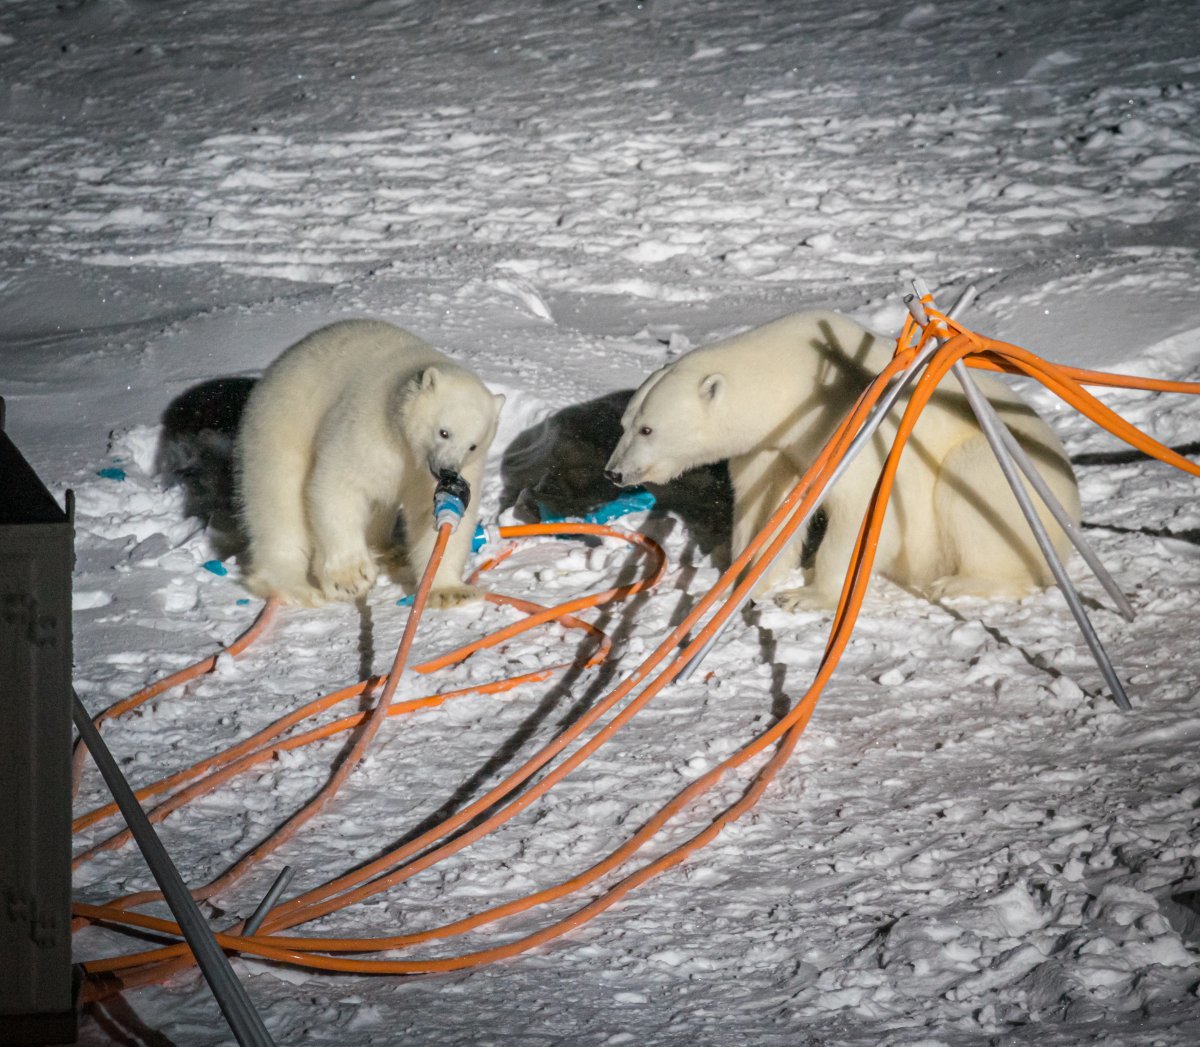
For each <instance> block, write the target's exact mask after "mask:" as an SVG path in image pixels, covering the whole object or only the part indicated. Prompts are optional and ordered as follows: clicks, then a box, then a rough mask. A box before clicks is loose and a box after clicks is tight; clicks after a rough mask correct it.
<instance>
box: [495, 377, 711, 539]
mask: <svg viewBox="0 0 1200 1047" xmlns="http://www.w3.org/2000/svg"><path fill="white" fill-rule="evenodd" d="M633 392H634V391H633V390H632V389H622V390H619V391H617V392H613V393H608V394H607V395H605V396H601V397H597V398H596V399H595V400H588V401H586V402H585V403H580V404H572V405H571V406H569V407H564V408H562V409H561V410H559V411H556V412H555V413H554V414H552V415H550V416H549V417H547V418H545V419H543V420H542V421H541V422H538V423H537V424H536V425H533V426H530V427H529V428H528V429H526V430H524V431H523V432H522V433H520V434H519V435H518V436H517V437H516V438H515V439H513V441H512V442H511V443H510V444H509V445H508V447H507V448H505V450H504V454H503V455H502V457H501V461H500V477H501V481H502V484H503V488H502V491H501V496H500V505H501V508H503V509H513V510H514V512H515V513H516V515H517V516H518V517H519V518H521V519H523V520H527V521H530V522H533V521H536V520H538V519H541V518H544V517H545V516H547V515H550V516H554V517H559V516H565V517H582V516H586V515H587V514H588V513H592V512H594V511H595V510H597V509H599V508H600V507H601V506H603V505H605V504H606V503H608V502H611V501H612V500H613V499H615V498H617V497H618V496H619V495H620V494H621V493H622V489H621V488H620V487H618V486H617V485H616V484H614V483H612V481H610V480H608V479H607V478H606V477H605V475H604V466H605V464H606V463H607V462H608V459H609V456H610V455H611V454H612V452H613V449H614V448H615V447H616V446H617V441H618V440H620V438H621V415H622V414H623V413H624V410H625V405H626V404H627V403H628V402H629V399H630V397H631V396H633ZM646 490H648V491H649V492H650V493H651V494H653V495H654V503H655V510H656V511H661V512H664V513H673V514H675V515H677V516H678V517H679V518H680V519H681V520H682V521H683V522H684V524H685V525H686V526H687V529H688V533H689V535H690V536H691V539H692V540H693V541H694V542H695V543H696V547H697V548H698V549H699V550H700V552H701V553H703V554H705V555H711V554H713V553H714V552H715V551H723V550H725V549H727V546H728V542H729V537H730V532H731V530H732V526H733V488H732V486H731V484H730V482H729V469H728V467H727V465H726V463H725V462H717V463H714V464H713V465H706V466H701V467H699V468H697V469H692V470H690V471H689V472H686V473H684V474H683V475H682V476H679V477H676V478H675V479H674V480H672V481H671V482H670V483H666V484H647V485H646Z"/></svg>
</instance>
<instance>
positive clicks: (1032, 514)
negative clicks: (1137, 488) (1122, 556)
mask: <svg viewBox="0 0 1200 1047" xmlns="http://www.w3.org/2000/svg"><path fill="white" fill-rule="evenodd" d="M913 284H914V287H915V288H916V290H917V298H916V299H913V300H910V301H909V303H908V306H909V309H910V310H911V311H912V313H913V316H914V317H916V319H917V321H918V322H919V323H921V322H924V321H925V320H926V319H927V317H926V315H925V309H924V306H923V305H922V304H921V302H920V298H922V297H924V296H925V295H927V294H928V290H927V288H926V286H925V284H924V282H923V281H914V282H913ZM939 341H940V339H939ZM951 372H952V373H953V374H954V377H955V378H956V379H957V380H958V383H959V385H961V386H962V390H963V393H964V394H965V395H966V398H967V402H968V403H969V404H970V406H971V410H972V411H973V412H974V413H975V418H976V420H977V421H978V422H979V427H980V428H981V429H982V430H983V434H984V436H985V437H986V439H987V441H988V444H989V445H990V446H991V448H992V453H993V454H994V455H995V456H996V462H997V464H998V465H999V466H1000V471H1001V472H1002V473H1003V474H1004V478H1005V480H1007V481H1008V485H1009V487H1011V488H1012V492H1013V496H1014V497H1015V498H1016V499H1017V504H1018V505H1019V506H1020V507H1021V512H1022V513H1023V514H1024V516H1025V519H1026V521H1027V522H1028V524H1029V529H1030V531H1032V532H1033V537H1034V540H1035V541H1036V542H1037V543H1038V548H1040V549H1041V551H1042V555H1043V556H1044V557H1045V558H1046V564H1047V566H1048V567H1049V568H1050V573H1051V574H1053V575H1054V580H1055V581H1056V582H1057V583H1058V587H1059V589H1060V590H1062V594H1063V596H1064V597H1065V599H1066V601H1067V606H1068V607H1069V608H1070V609H1071V614H1072V615H1073V616H1074V618H1075V622H1076V624H1077V625H1078V626H1079V631H1080V632H1081V633H1083V638H1084V641H1085V642H1086V643H1087V645H1088V648H1089V649H1090V650H1091V652H1092V657H1093V658H1094V659H1095V661H1096V664H1097V666H1099V668H1100V673H1101V675H1102V676H1103V677H1104V680H1105V682H1106V683H1107V684H1108V688H1109V690H1110V691H1111V692H1112V696H1113V698H1114V700H1115V701H1116V703H1117V708H1119V709H1120V710H1121V711H1122V712H1129V711H1130V710H1131V709H1132V708H1133V707H1132V706H1131V705H1130V703H1129V696H1128V695H1127V694H1126V693H1125V688H1124V687H1123V686H1122V685H1121V681H1120V679H1119V678H1118V677H1117V674H1116V670H1114V669H1113V666H1112V662H1111V661H1110V660H1109V657H1108V652H1107V651H1105V649H1104V645H1103V644H1102V643H1101V642H1100V637H1099V636H1098V635H1097V634H1096V630H1095V629H1094V628H1093V627H1092V622H1091V619H1090V618H1088V616H1087V612H1086V611H1085V610H1084V609H1083V604H1082V602H1081V601H1080V599H1079V594H1078V593H1077V592H1076V591H1075V586H1074V585H1073V584H1072V583H1071V579H1070V578H1069V577H1068V576H1067V570H1066V568H1065V567H1064V566H1063V562H1062V560H1060V559H1059V556H1058V553H1057V551H1056V550H1055V548H1054V543H1053V542H1051V541H1050V535H1049V533H1048V532H1047V531H1046V527H1045V525H1044V524H1043V523H1042V520H1041V517H1040V516H1038V513H1037V509H1036V508H1035V507H1034V505H1033V500H1032V499H1031V498H1030V497H1029V492H1028V491H1026V490H1025V485H1024V484H1023V483H1022V482H1021V477H1020V474H1019V473H1018V472H1017V466H1016V464H1015V462H1014V461H1013V459H1012V456H1011V455H1009V453H1008V449H1007V448H1006V447H1005V444H1004V439H1003V437H1002V436H1001V435H1000V432H999V430H1001V429H1003V428H1004V425H1003V423H1001V421H1000V419H999V418H998V417H997V416H996V413H995V411H993V410H992V406H991V404H990V403H988V401H987V397H985V396H984V395H983V393H981V392H980V391H979V387H978V386H977V385H976V384H975V380H974V379H973V378H972V377H971V374H970V372H969V371H968V370H967V367H966V365H965V364H964V363H963V362H962V361H961V360H959V361H958V362H957V363H955V364H954V365H953V367H952V368H951Z"/></svg>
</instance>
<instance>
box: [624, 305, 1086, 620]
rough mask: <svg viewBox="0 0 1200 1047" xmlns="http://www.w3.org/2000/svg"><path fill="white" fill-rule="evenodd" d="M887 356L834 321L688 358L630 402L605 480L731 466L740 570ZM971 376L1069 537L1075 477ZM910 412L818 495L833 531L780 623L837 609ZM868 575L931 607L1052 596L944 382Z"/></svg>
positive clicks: (1027, 418) (781, 563)
mask: <svg viewBox="0 0 1200 1047" xmlns="http://www.w3.org/2000/svg"><path fill="white" fill-rule="evenodd" d="M894 350H895V342H894V341H892V340H889V339H886V338H881V337H879V336H878V335H875V334H872V333H871V332H869V331H867V330H866V329H864V328H862V327H860V326H859V325H858V324H856V323H854V322H853V321H851V320H849V319H847V318H846V317H843V316H839V315H838V314H836V313H830V312H807V313H796V314H794V315H791V316H785V317H783V318H781V319H779V320H776V321H774V322H772V323H769V324H766V325H764V326H763V327H759V328H756V329H754V330H752V331H748V332H747V333H745V334H743V335H739V336H737V337H735V338H731V339H728V340H727V341H724V342H719V343H717V344H714V345H711V346H705V347H702V348H700V349H696V350H693V351H692V352H690V353H688V354H686V355H685V356H683V357H681V358H680V359H679V360H677V361H675V362H674V363H672V364H670V365H668V366H667V367H664V368H662V369H661V370H659V371H657V372H655V373H654V374H652V375H651V376H650V377H649V378H647V379H646V381H645V382H644V383H643V385H642V386H641V388H640V389H638V391H637V392H636V393H635V394H634V397H633V399H632V400H631V401H630V402H629V406H628V408H627V410H626V412H625V415H624V417H623V418H622V420H621V425H622V429H623V435H622V437H621V441H620V442H619V443H618V445H617V447H616V450H615V451H614V452H613V455H612V457H611V459H610V460H609V463H608V470H609V471H610V474H611V475H612V476H613V478H614V479H617V480H618V482H619V483H622V484H624V485H627V486H628V485H633V484H640V483H663V482H665V481H667V480H669V479H671V478H672V477H673V476H677V475H678V474H679V473H681V472H683V471H684V470H686V469H690V468H693V467H695V466H698V465H703V464H706V463H709V462H713V461H717V460H719V459H722V458H728V459H729V472H730V478H731V479H732V481H733V489H734V523H733V540H732V551H733V554H734V556H736V555H738V554H739V553H740V552H741V551H742V550H743V549H745V548H746V546H747V545H748V544H749V542H750V540H751V539H752V538H753V537H754V535H755V534H757V533H758V532H759V531H760V530H761V528H762V527H763V525H764V523H765V522H766V520H767V518H768V517H769V516H770V514H771V513H772V512H773V511H774V510H775V509H776V508H778V506H779V504H780V502H781V501H782V500H783V498H784V497H785V496H786V495H787V493H788V492H789V491H791V490H792V488H793V487H794V486H795V484H796V481H797V480H798V479H799V477H800V476H801V475H802V474H803V473H804V472H805V471H806V470H807V469H808V467H809V465H810V464H811V463H812V461H813V459H814V458H815V456H816V454H817V452H818V451H819V450H820V448H821V447H822V446H823V445H824V443H825V441H826V439H827V438H828V436H829V435H830V434H831V432H832V431H833V429H834V428H835V427H836V425H837V423H838V422H839V421H840V420H841V419H842V417H843V416H844V415H845V414H846V412H847V411H848V410H849V409H850V407H851V405H852V403H853V401H854V400H855V398H856V397H857V396H858V394H859V393H860V392H861V391H862V390H863V388H865V386H866V385H867V384H868V382H869V381H870V380H871V378H873V377H874V376H875V375H876V374H878V372H879V371H880V370H882V369H883V367H884V365H885V364H886V363H887V361H888V360H889V359H890V358H891V356H892V354H893V352H894ZM972 374H973V375H974V377H975V379H976V381H977V382H978V383H979V386H980V388H981V389H982V390H983V392H984V394H985V395H986V396H987V398H988V399H989V400H990V401H991V403H992V405H993V406H994V407H995V408H996V409H997V411H998V412H999V414H1000V416H1001V418H1002V419H1003V420H1004V422H1005V424H1006V425H1007V426H1008V428H1009V429H1010V430H1011V431H1012V433H1013V435H1014V436H1016V437H1017V439H1018V441H1019V442H1020V443H1021V445H1022V446H1023V447H1024V449H1025V450H1026V451H1027V452H1028V453H1029V454H1030V456H1031V457H1032V458H1033V460H1034V461H1035V462H1036V463H1037V466H1038V469H1039V471H1040V472H1041V473H1042V475H1043V476H1044V477H1045V478H1046V480H1047V482H1048V484H1049V486H1050V488H1051V490H1052V491H1053V492H1054V493H1055V495H1056V496H1057V497H1058V499H1059V501H1061V503H1062V504H1063V506H1064V507H1065V508H1066V509H1067V511H1068V513H1070V514H1071V516H1072V517H1073V519H1075V520H1076V521H1078V519H1079V492H1078V489H1077V487H1076V483H1075V477H1074V474H1073V473H1072V471H1071V467H1070V464H1069V463H1068V461H1067V459H1066V456H1065V454H1064V452H1063V449H1062V446H1061V444H1060V443H1059V442H1058V440H1057V438H1056V437H1055V436H1054V433H1053V432H1052V431H1051V430H1050V428H1049V426H1047V425H1046V424H1045V422H1043V421H1042V420H1041V419H1040V418H1039V417H1038V416H1037V415H1036V414H1035V413H1034V412H1033V410H1032V409H1031V408H1029V407H1028V406H1027V405H1025V404H1024V403H1022V402H1021V400H1020V399H1019V398H1018V397H1017V396H1016V395H1015V394H1014V393H1013V391H1012V390H1011V389H1010V388H1009V387H1008V386H1007V385H1005V384H1004V383H1003V382H1001V381H999V380H998V379H995V378H992V377H990V376H988V375H987V374H984V373H981V372H979V371H972ZM905 404H907V397H903V398H902V399H901V401H900V403H899V404H897V406H896V408H894V409H893V411H892V413H891V415H890V416H889V418H888V420H887V421H886V422H885V423H884V425H883V426H882V427H881V428H880V430H879V432H878V433H877V434H876V436H875V437H874V439H873V440H872V441H871V443H870V444H869V445H868V447H867V448H865V449H864V450H863V452H862V454H860V455H859V457H858V459H857V461H856V462H855V464H854V465H853V466H851V467H850V469H849V470H848V471H847V472H846V474H845V475H844V476H843V477H842V478H841V480H840V481H839V482H838V484H837V485H835V487H834V488H833V489H831V490H830V491H829V492H827V494H826V496H825V499H824V502H823V507H824V509H825V512H826V514H827V516H828V526H827V529H826V532H825V537H824V540H823V541H822V544H821V546H820V548H819V549H818V551H817V554H816V557H815V560H814V563H813V569H812V576H811V578H810V579H809V584H808V586H806V587H805V588H804V589H796V590H790V591H786V592H781V593H778V594H776V599H777V600H778V601H779V602H780V603H781V604H783V605H784V606H785V607H795V606H799V605H802V604H809V605H817V606H830V605H832V604H833V603H835V602H836V600H837V597H838V594H839V592H840V591H841V587H842V581H843V578H844V576H845V572H846V569H847V566H848V564H849V561H850V557H851V555H852V552H853V548H854V543H855V540H856V538H857V535H858V528H859V524H860V521H861V519H862V516H863V514H864V512H865V510H866V507H867V504H868V500H869V498H870V496H871V492H872V490H873V489H874V485H875V481H876V479H877V478H878V476H879V472H880V470H881V468H882V465H883V460H884V458H885V456H886V454H887V451H888V449H889V448H890V447H891V443H892V438H893V436H894V435H895V432H896V425H897V421H898V419H899V415H900V413H901V412H902V410H903V406H904V405H905ZM646 430H649V432H646ZM618 477H619V479H618ZM1033 498H1034V503H1035V504H1037V505H1038V506H1039V507H1041V503H1040V500H1039V499H1038V498H1037V496H1036V495H1034V496H1033ZM1041 515H1042V518H1043V520H1045V522H1046V524H1047V529H1048V530H1049V532H1050V535H1051V537H1052V538H1053V539H1054V542H1055V545H1056V547H1057V549H1058V550H1059V553H1060V555H1064V556H1065V554H1066V551H1067V549H1068V544H1067V541H1068V540H1067V538H1066V536H1065V535H1064V534H1063V532H1062V530H1061V529H1060V528H1059V527H1058V525H1057V524H1056V523H1054V522H1053V520H1052V518H1051V517H1050V516H1049V513H1048V512H1047V511H1046V510H1045V509H1044V507H1041ZM802 538H803V535H800V536H799V537H797V538H796V539H794V540H793V541H792V542H791V543H790V544H789V546H788V547H787V548H786V549H785V550H784V551H783V553H782V554H781V555H780V557H779V559H778V560H777V561H776V563H775V566H774V567H773V568H772V569H771V570H770V571H768V572H767V574H766V575H764V577H763V578H762V579H761V580H760V582H759V585H758V586H757V588H756V590H755V595H759V596H761V595H762V594H764V593H766V592H768V591H770V590H771V589H772V588H773V587H774V586H776V585H777V584H778V583H779V582H780V581H782V580H783V579H784V578H785V577H786V576H787V575H788V574H789V573H790V572H791V571H792V570H793V569H794V568H795V567H796V566H797V565H798V563H799V558H800V551H801V541H800V539H802ZM875 569H876V570H877V571H879V572H881V573H883V574H885V575H887V576H888V577H890V578H892V579H893V580H894V581H896V582H898V583H900V584H901V585H904V586H907V587H910V588H912V589H915V590H918V591H920V592H924V593H926V594H927V595H930V596H932V597H939V596H943V595H946V596H953V595H983V596H1019V595H1022V594H1024V593H1027V592H1029V591H1030V590H1031V589H1033V588H1035V587H1038V586H1044V585H1048V584H1049V583H1050V581H1051V576H1050V574H1049V570H1048V568H1047V567H1046V565H1045V562H1044V560H1043V558H1042V555H1041V553H1040V551H1039V550H1038V547H1037V545H1036V543H1035V541H1034V539H1033V537H1032V535H1031V534H1030V531H1029V527H1028V525H1027V524H1026V522H1025V519H1024V517H1023V516H1022V515H1021V513H1020V509H1019V507H1018V505H1017V501H1016V498H1015V497H1014V496H1013V494H1012V492H1011V490H1009V488H1008V486H1007V484H1006V483H1005V481H1004V479H1003V477H1002V474H1001V473H1000V470H999V467H998V466H997V465H996V462H995V459H994V458H993V456H992V453H991V450H990V449H989V447H988V444H987V441H986V440H985V438H984V436H983V434H982V432H981V431H980V429H979V427H978V425H977V423H976V422H975V419H974V416H973V415H972V414H971V411H970V408H969V407H968V406H967V404H966V400H965V398H964V397H963V395H962V393H961V392H960V391H959V390H958V386H957V384H956V383H955V380H954V379H953V378H952V377H947V378H946V379H945V380H944V381H943V383H942V385H941V386H940V387H939V389H938V391H937V392H936V393H935V394H934V396H933V398H932V399H931V400H930V402H929V404H928V406H927V407H926V409H925V411H924V412H923V414H922V416H921V419H920V421H919V422H918V424H917V427H916V430H915V432H914V434H913V438H912V439H911V440H910V442H909V444H908V446H907V448H906V450H905V453H904V455H903V457H902V459H901V463H900V468H899V472H898V474H897V479H896V484H895V486H894V488H893V491H892V497H891V502H890V504H889V508H888V514H887V517H886V518H885V523H884V528H883V532H882V536H881V539H880V543H879V548H878V555H877V558H876V561H875Z"/></svg>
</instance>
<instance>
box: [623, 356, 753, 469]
mask: <svg viewBox="0 0 1200 1047" xmlns="http://www.w3.org/2000/svg"><path fill="white" fill-rule="evenodd" d="M726 385H727V383H726V380H725V376H724V375H722V374H720V373H717V372H712V373H707V374H705V373H697V372H696V371H695V370H694V369H692V368H690V367H678V366H676V365H671V366H668V367H664V368H662V369H661V370H659V371H655V372H654V374H652V375H651V376H650V377H649V378H647V379H646V381H645V382H643V383H642V386H641V388H640V389H638V391H637V392H636V393H634V394H633V399H631V400H630V401H629V406H628V407H626V408H625V413H624V414H623V415H622V416H621V439H620V440H619V441H618V443H617V446H616V449H615V450H614V451H613V453H612V456H611V457H610V458H609V460H608V464H607V465H606V466H605V468H604V475H605V476H607V477H608V479H609V480H611V481H612V482H613V483H615V484H617V485H619V486H621V487H635V486H637V485H638V484H647V483H653V484H665V483H668V482H670V481H671V480H673V479H675V477H677V476H679V474H680V473H683V472H686V471H687V470H688V469H694V468H695V467H697V466H700V465H708V464H709V463H711V462H716V461H720V460H721V459H724V458H728V457H729V456H730V449H729V446H728V443H729V441H728V434H727V433H726V432H725V430H726V424H725V420H724V411H723V407H724V400H725V398H726V393H727V390H726Z"/></svg>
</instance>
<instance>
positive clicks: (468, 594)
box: [427, 585, 483, 611]
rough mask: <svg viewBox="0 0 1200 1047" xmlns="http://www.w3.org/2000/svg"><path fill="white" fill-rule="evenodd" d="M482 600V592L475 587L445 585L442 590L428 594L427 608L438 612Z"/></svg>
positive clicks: (435, 590) (434, 590)
mask: <svg viewBox="0 0 1200 1047" xmlns="http://www.w3.org/2000/svg"><path fill="white" fill-rule="evenodd" d="M482 599H483V590H482V589H481V588H479V586H477V585H447V586H445V587H444V588H440V589H433V590H432V591H431V592H430V593H429V600H428V603H427V606H429V607H433V608H435V609H436V610H439V611H445V610H447V609H449V608H451V607H461V606H462V605H463V604H468V603H472V602H474V601H475V600H482Z"/></svg>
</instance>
